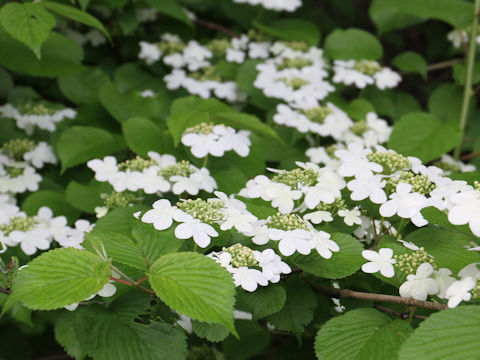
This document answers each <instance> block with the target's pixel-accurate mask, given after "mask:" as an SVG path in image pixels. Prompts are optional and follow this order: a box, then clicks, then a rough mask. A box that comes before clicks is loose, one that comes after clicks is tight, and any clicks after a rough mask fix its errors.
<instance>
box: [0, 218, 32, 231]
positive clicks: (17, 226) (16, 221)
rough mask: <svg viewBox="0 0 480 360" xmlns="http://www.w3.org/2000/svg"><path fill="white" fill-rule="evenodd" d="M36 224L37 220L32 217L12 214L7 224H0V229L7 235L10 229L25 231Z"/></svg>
mask: <svg viewBox="0 0 480 360" xmlns="http://www.w3.org/2000/svg"><path fill="white" fill-rule="evenodd" d="M37 224H38V221H37V220H35V219H34V218H33V217H30V216H27V217H22V216H14V217H11V218H10V219H9V221H8V224H3V225H0V231H1V232H2V233H3V235H4V236H8V235H9V234H10V233H11V232H12V231H16V230H17V231H23V232H25V231H28V230H30V229H32V228H33V227H34V226H35V225H37Z"/></svg>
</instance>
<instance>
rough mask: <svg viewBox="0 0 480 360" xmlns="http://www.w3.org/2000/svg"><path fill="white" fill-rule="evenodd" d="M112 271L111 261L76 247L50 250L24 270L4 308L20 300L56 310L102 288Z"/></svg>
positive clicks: (33, 307)
mask: <svg viewBox="0 0 480 360" xmlns="http://www.w3.org/2000/svg"><path fill="white" fill-rule="evenodd" d="M111 275H112V271H111V269H110V262H109V261H104V260H102V259H101V258H100V257H99V256H98V255H95V254H92V253H91V252H88V251H84V250H78V249H74V248H63V249H55V250H50V251H49V252H46V253H43V254H42V255H40V256H39V257H37V258H35V259H34V260H32V261H31V262H30V263H29V264H28V267H26V268H24V269H22V270H20V271H19V272H18V273H17V276H16V277H15V282H14V285H13V289H12V295H11V296H10V298H9V300H8V302H7V305H6V306H5V309H4V311H5V310H6V309H7V308H8V307H9V304H10V305H11V304H12V303H14V302H17V301H20V302H21V303H23V304H24V305H25V306H27V307H29V308H31V309H34V310H53V309H58V308H61V307H64V306H66V305H70V304H73V303H76V302H80V301H83V300H85V299H86V298H88V297H89V296H91V295H93V294H95V293H97V292H98V291H100V290H101V289H102V288H103V286H104V285H105V284H106V283H107V282H108V280H109V279H110V276H111Z"/></svg>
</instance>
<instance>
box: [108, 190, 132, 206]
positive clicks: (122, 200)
mask: <svg viewBox="0 0 480 360" xmlns="http://www.w3.org/2000/svg"><path fill="white" fill-rule="evenodd" d="M100 197H101V198H102V199H103V203H104V204H105V207H107V208H108V209H115V208H118V207H124V206H129V205H131V204H132V201H134V200H135V199H136V197H135V195H133V194H130V193H128V192H126V191H125V192H116V191H112V192H111V193H110V194H101V195H100Z"/></svg>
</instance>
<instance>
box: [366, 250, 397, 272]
mask: <svg viewBox="0 0 480 360" xmlns="http://www.w3.org/2000/svg"><path fill="white" fill-rule="evenodd" d="M362 256H363V257H364V258H365V259H367V260H368V261H369V262H367V263H366V264H363V265H362V271H363V272H366V273H369V274H373V273H376V272H378V271H380V274H382V275H383V276H385V277H387V278H391V277H393V275H395V270H394V268H393V264H395V263H396V262H397V261H396V260H395V259H392V256H393V250H392V249H390V248H382V249H380V250H379V251H378V253H377V252H375V251H373V250H363V251H362Z"/></svg>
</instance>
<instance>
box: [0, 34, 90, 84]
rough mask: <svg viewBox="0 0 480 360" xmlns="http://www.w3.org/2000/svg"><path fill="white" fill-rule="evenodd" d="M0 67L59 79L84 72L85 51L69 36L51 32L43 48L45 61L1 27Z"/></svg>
mask: <svg viewBox="0 0 480 360" xmlns="http://www.w3.org/2000/svg"><path fill="white" fill-rule="evenodd" d="M0 49H2V51H0V64H2V65H3V66H5V67H6V68H8V69H10V70H13V71H17V72H20V73H24V74H28V75H32V76H43V77H56V76H63V75H70V74H74V73H77V72H79V71H82V70H83V69H84V67H83V66H82V65H81V61H82V57H83V50H82V48H81V47H80V45H78V44H77V43H76V42H75V41H73V40H71V39H69V38H67V37H66V36H63V35H60V34H57V33H54V32H52V33H50V35H49V36H48V38H47V40H46V41H45V42H44V43H43V46H42V58H41V59H37V57H36V56H35V55H34V54H33V53H32V52H31V51H30V50H29V49H28V47H26V46H25V45H23V44H22V43H20V42H18V41H16V40H15V39H14V38H12V37H11V36H10V35H9V34H8V33H7V32H6V31H5V29H4V28H3V27H1V26H0Z"/></svg>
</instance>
